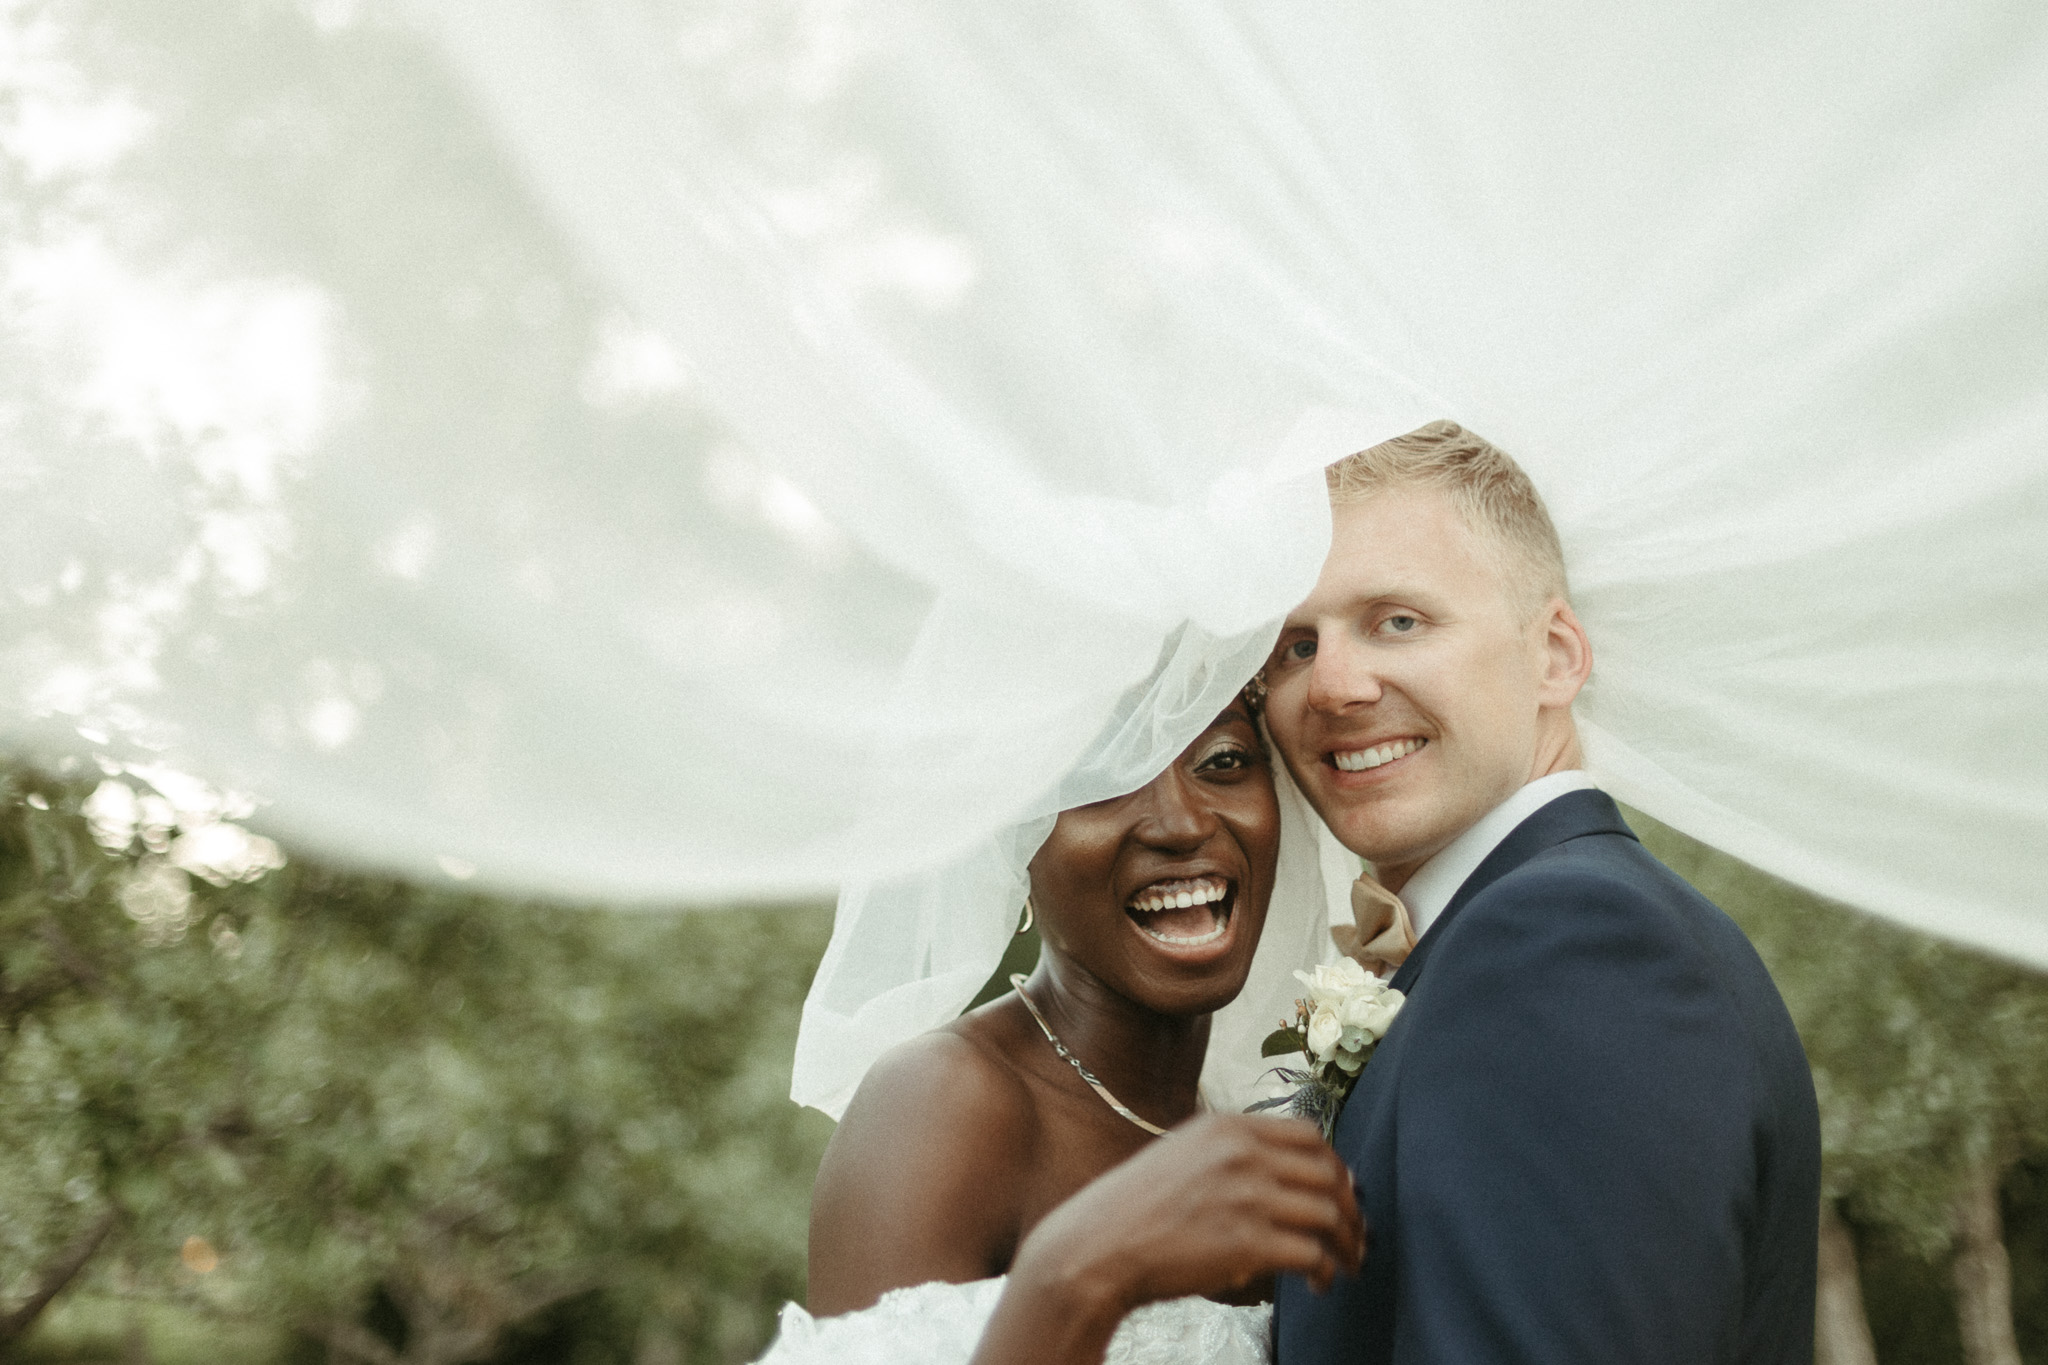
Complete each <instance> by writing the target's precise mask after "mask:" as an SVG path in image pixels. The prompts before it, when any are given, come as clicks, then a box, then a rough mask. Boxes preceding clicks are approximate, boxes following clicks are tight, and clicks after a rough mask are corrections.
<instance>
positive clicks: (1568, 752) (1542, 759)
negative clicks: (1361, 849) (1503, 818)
mask: <svg viewBox="0 0 2048 1365" xmlns="http://www.w3.org/2000/svg"><path fill="white" fill-rule="evenodd" d="M1560 719H1561V720H1562V721H1563V723H1562V724H1561V725H1553V726H1542V727H1540V728H1539V731H1538V734H1537V738H1536V751H1535V753H1534V754H1533V755H1531V757H1530V760H1529V775H1528V776H1527V777H1525V778H1523V779H1522V782H1521V785H1520V786H1517V787H1516V788H1514V789H1513V790H1512V791H1507V792H1503V793H1502V794H1501V796H1500V799H1499V800H1498V801H1494V802H1492V803H1491V804H1489V805H1488V806H1487V807H1486V809H1485V810H1483V811H1481V812H1480V813H1479V814H1478V815H1477V816H1475V817H1474V818H1473V819H1472V820H1471V821H1470V822H1469V823H1468V824H1466V825H1465V826H1464V827H1463V828H1460V829H1458V830H1456V831H1454V832H1453V833H1452V834H1451V835H1450V836H1449V837H1448V838H1446V839H1444V840H1443V841H1442V842H1441V843H1439V844H1438V845H1437V846H1436V847H1435V848H1432V849H1430V850H1429V851H1428V852H1427V853H1424V854H1422V855H1420V856H1419V857H1416V856H1411V857H1409V858H1405V859H1403V860H1402V861H1401V862H1398V863H1393V862H1388V863H1373V865H1372V868H1373V875H1374V876H1375V877H1376V878H1378V879H1379V883H1380V885H1381V886H1384V887H1386V888H1387V890H1389V891H1391V892H1393V893H1394V894H1395V895H1397V896H1398V895H1399V894H1401V888H1402V887H1404V886H1406V885H1407V884H1408V882H1409V879H1410V878H1412V877H1413V876H1414V875H1415V874H1416V873H1417V872H1419V871H1421V870H1422V869H1423V867H1424V866H1426V865H1427V864H1428V862H1429V860H1430V859H1431V858H1434V857H1436V855H1437V854H1439V853H1441V852H1443V851H1444V850H1445V849H1447V848H1449V847H1450V846H1451V845H1452V844H1454V843H1456V842H1457V841H1458V838H1459V837H1460V836H1461V835H1463V834H1464V833H1465V830H1467V829H1470V828H1471V827H1472V826H1473V825H1476V824H1478V823H1479V822H1480V821H1481V820H1484V819H1485V818H1486V817H1487V816H1488V815H1490V814H1492V813H1493V812H1494V811H1495V810H1498V809H1499V808H1500V806H1501V803H1502V802H1504V801H1506V800H1508V799H1509V798H1510V797H1512V796H1513V795H1514V794H1515V792H1516V791H1520V790H1521V789H1522V787H1526V786H1528V785H1529V784H1530V783H1531V782H1534V781H1537V780H1538V779H1539V778H1545V777H1548V776H1550V775H1551V774H1552V773H1565V772H1573V771H1576V770H1578V769H1581V768H1584V767H1585V766H1586V760H1585V754H1584V751H1583V750H1582V749H1581V748H1580V747H1579V727H1578V726H1577V725H1575V724H1574V723H1573V722H1572V718H1571V716H1570V714H1569V713H1567V714H1566V715H1564V716H1563V717H1561V718H1560Z"/></svg>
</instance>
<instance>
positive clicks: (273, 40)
mask: <svg viewBox="0 0 2048 1365" xmlns="http://www.w3.org/2000/svg"><path fill="white" fill-rule="evenodd" d="M172 8H173V9H174V10H175V12H174V13H173V12H172V10H170V9H162V7H156V8H151V7H147V6H135V5H128V4H123V3H116V0H78V3H77V4H76V5H75V6H72V7H66V8H64V9H63V10H62V12H61V13H58V12H56V11H53V12H52V14H53V15H54V16H55V17H52V18H50V19H49V22H47V23H45V22H42V21H41V20H38V19H35V17H34V16H33V15H31V14H30V12H29V11H28V10H26V9H24V8H23V7H18V6H17V7H14V8H12V9H7V8H0V53H12V54H16V56H14V57H9V58H7V60H6V61H5V62H0V87H4V90H0V95H4V98H0V162H4V165H0V172H4V174H0V197H4V199H5V205H4V207H5V209H6V212H4V213H0V267H4V268H0V297H4V301H5V305H6V307H5V315H6V317H7V326H6V328H5V329H0V610H4V612H5V621H6V624H7V627H8V628H7V630H6V631H5V632H0V741H4V742H5V743H6V744H7V745H8V746H9V747H11V748H13V749H15V750H17V751H22V752H26V753H29V754H32V755H35V756H38V757H40V758H44V759H49V760H55V761H60V762H61V761H64V760H66V759H69V760H72V761H73V762H74V763H84V764H86V765H87V768H86V770H90V765H91V764H92V763H94V762H99V763H102V764H104V765H108V766H111V767H113V768H116V769H118V768H120V767H121V766H122V765H124V764H129V765H143V766H152V767H174V768H181V769H184V770H188V771H190V772H193V773H197V774H199V775H201V776H204V777H206V778H208V779H210V780H211V781H213V782H215V783H217V784H219V785H222V786H225V787H229V788H233V789H235V790H238V791H246V792H249V793H252V794H254V795H256V796H259V797H261V798H262V799H263V801H264V803H265V804H264V805H263V806H262V807H261V813H260V815H259V817H258V823H259V824H260V825H261V826H262V828H263V829H264V830H265V831H266V832H268V833H270V834H272V835H274V836H277V837H280V838H282V839H284V840H287V841H289V842H290V843H291V844H292V845H293V846H295V847H300V848H304V849H307V850H309V851H311V852H316V853H319V854H322V855H325V856H328V857H332V858H337V859H342V860H345V861H348V862H351V863H354V864H358V865H370V866H375V867H379V868H384V869H389V870H392V871H396V872H400V873H404V874H406V875H409V876H415V877H422V878H427V879H431V880H436V881H442V880H449V879H458V880H468V881H470V882H471V883H472V884H475V885H484V886H493V887H498V888H503V889H507V890H517V891H520V892H530V893H545V894H554V895H561V896H570V897H576V898H583V899H591V898H604V899H608V900H614V901H631V902H638V903H643V904H650V905H678V904H697V905H702V904H709V903H716V902H719V901H726V900H736V899H740V900H760V899H765V898H771V897H786V896H792V895H819V894H824V893H827V892H829V891H832V890H834V889H838V888H842V887H843V888H844V889H845V894H844V896H843V898H842V903H841V914H840V922H839V924H838V927H837V930H836V932H835V935H834V941H833V945H832V949H831V951H830V954H829V955H828V958H827V961H826V964H825V968H824V970H823V971H821V973H820V977H819V984H818V988H817V992H816V994H815V995H814V998H813V1000H812V1004H811V1008H810V1010H809V1011H808V1012H807V1015H806V1023H805V1035H804V1036H805V1043H804V1047H805V1049H806V1059H807V1060H803V1061H801V1062H800V1066H799V1077H798V1089H799V1092H800V1093H802V1094H804V1095H806V1096H809V1097H812V1098H813V1100H814V1102H820V1103H823V1104H826V1105H827V1106H828V1107H829V1106H830V1105H831V1104H832V1103H834V1102H836V1101H835V1098H834V1097H835V1096H840V1095H843V1093H844V1092H845V1090H846V1089H847V1088H848V1081H847V1077H849V1076H852V1075H854V1074H856V1073H857V1072H858V1070H859V1069H860V1068H861V1067H862V1066H864V1065H865V1062H864V1060H863V1059H866V1058H871V1057H872V1055H874V1053H875V1051H876V1050H877V1049H878V1048H879V1047H880V1046H882V1045H883V1044H884V1043H885V1041H886V1040H887V1039H889V1038H893V1037H895V1036H897V1035H899V1034H901V1033H902V1032H903V1031H904V1030H905V1029H909V1028H915V1027H922V1026H928V1025H929V1023H931V1022H936V1021H937V1020H939V1019H941V1018H943V1017H944V1016H945V1014H946V1012H947V1011H948V1010H949V1009H953V1008H957V1005H958V1003H961V1002H964V1001H965V999H966V998H967V996H968V994H969V993H971V991H972V990H973V988H974V986H975V985H978V984H979V982H980V981H981V980H983V979H985V977H986V975H987V971H988V969H989V968H990V967H992V966H993V964H994V961H995V957H996V955H997V954H998V953H999V952H1000V950H1001V944H1002V941H1003V937H1004V935H1005V934H1006V933H1007V932H1008V929H1009V927H1010V925H1011V924H1012V923H1014V921H1013V920H1012V919H1011V915H1012V914H1013V912H1014V910H1015V908H1016V902H1017V899H1018V897H1019V889H1018V885H1017V883H1016V876H1017V871H1018V869H1019V868H1020V867H1021V865H1022V862H1023V861H1024V860H1025V859H1028V856H1029V849H1030V848H1031V847H1032V846H1034V842H1035V840H1036V839H1037V838H1039V837H1042V830H1043V828H1044V827H1045V823H1046V821H1048V820H1049V818H1050V817H1051V815H1052V814H1053V813H1054V812H1055V811H1057V810H1059V809H1061V808H1062V807H1063V806H1064V805H1070V804H1073V802H1074V800H1075V799H1079V798H1080V797H1082V796H1084V795H1085V794H1086V793H1089V792H1094V793H1097V794H1098V795H1109V794H1114V793H1115V792H1116V791H1127V790H1131V789H1133V788H1135V787H1137V786H1139V785H1142V783H1143V782H1144V781H1146V780H1148V779H1149V778H1150V777H1151V776H1152V775H1153V774H1155V773H1156V772H1158V771H1159V770H1160V769H1161V768H1162V767H1163V766H1164V765H1165V764H1166V763H1167V762H1169V761H1170V760H1171V759H1172V757H1173V756H1174V755H1175V754H1176V753H1178V752H1179V750H1180V749H1181V747H1182V746H1184V745H1185V744H1186V743H1187V742H1188V740H1189V739H1190V738H1191V737H1192V736H1193V735H1194V734H1195V733H1196V732H1198V730H1199V729H1200V727H1201V725H1202V724H1204V723H1206V721H1207V719H1208V718H1209V717H1210V716H1211V715H1213V714H1214V712H1215V711H1216V710H1217V709H1220V707H1221V705H1222V702H1223V699H1225V698H1227V696H1228V695H1229V694H1230V692H1232V691H1233V690H1235V688H1236V687H1237V686H1238V685H1239V684H1241V683H1242V682H1243V681H1244V678H1245V677H1246V676H1247V675H1248V674H1249V673H1250V672H1251V670H1252V668H1253V667H1254V666H1255V664H1256V660H1257V657H1258V656H1259V655H1260V654H1262V653H1263V650H1264V648H1265V642H1267V641H1269V640H1270V639H1271V638H1272V632H1273V630H1274V629H1275V627H1276V624H1277V622H1278V620H1279V619H1280V618H1281V616H1282V615H1283V614H1284V613H1285V612H1286V611H1287V610H1288V609H1289V608H1290V607H1291V606H1292V605H1293V604H1294V603H1295V602H1296V601H1298V600H1299V599H1300V598H1301V597H1302V595H1303V594H1304V593H1305V592H1306V591H1307V590H1308V588H1309V587H1310V586H1311V584H1312V583H1313V582H1314V579H1315V576H1316V572H1317V568H1318V565H1319V563H1320V561H1321V559H1322V556H1323V554H1324V551H1325V548H1326V545H1327V539H1328V525H1329V523H1328V509H1327V506H1326V501H1325V499H1324V496H1323V492H1322V488H1321V485H1320V481H1319V479H1318V477H1317V474H1316V470H1317V469H1318V467H1320V466H1321V465H1322V464H1324V463H1326V462H1328V461H1330V460H1334V459H1336V458H1339V457H1341V456H1343V455H1345V454H1347V453H1349V452H1351V451H1353V450H1356V449H1359V448H1361V447H1363V446H1366V445H1370V444H1372V443H1374V442H1376V441H1378V440H1382V439H1384V438H1386V437H1388V436H1391V435H1394V434H1396V433H1399V432H1402V431H1406V430H1410V429H1413V428H1415V427H1417V426H1420V425H1422V424H1423V423H1424V422H1426V421H1429V420H1432V419H1435V418H1439V417H1449V418H1452V419H1454V420H1456V421H1458V422H1460V423H1462V424H1464V425H1467V426H1469V427H1471V428H1472V429H1474V430H1476V431H1479V432H1482V433H1484V434H1485V435H1486V436H1487V437H1488V438H1489V439H1491V440H1493V441H1494V442H1496V443H1497V444H1499V445H1500V446H1502V447H1503V448H1504V449H1506V450H1508V451H1509V452H1511V453H1512V454H1513V455H1514V456H1515V457H1516V459H1517V460H1518V461H1520V462H1521V463H1522V464H1523V465H1524V467H1526V468H1527V469H1528V470H1529V472H1530V474H1531V475H1532V477H1533V478H1534V480H1535V482H1536V484H1537V486H1538V487H1539V488H1540V489H1541V490H1542V491H1543V493H1544V495H1545V498H1546V500H1547V501H1548V503H1549V505H1550V508H1551V511H1552V513H1553V516H1554V519H1555V521H1556V523H1557V525H1558V528H1559V531H1560V533H1561V536H1562V538H1563V542H1564V547H1565V552H1566V558H1567V562H1568V566H1569V569H1570V573H1571V578H1572V582H1573V586H1574V596H1575V601H1576V605H1577V606H1578V608H1579V611H1580V615H1581V618H1582V619H1583V620H1584V622H1585V624H1586V627H1587V629H1588V632H1589V634H1590V636H1591V638H1592V641H1593V646H1594V652H1595V658H1596V665H1595V672H1594V677H1593V681H1592V683H1591V685H1590V686H1589V688H1588V689H1587V691H1586V693H1585V694H1584V696H1583V698H1582V701H1581V704H1580V708H1579V714H1580V720H1581V724H1582V727H1583V731H1584V733H1585V736H1586V740H1587V751H1588V760H1589V763H1590V765H1591V767H1592V769H1593V771H1594V772H1595V774H1596V776H1598V777H1599V778H1600V780H1601V781H1602V782H1603V784H1604V785H1605V786H1606V787H1607V788H1608V789H1609V790H1611V791H1612V792H1614V794H1615V795H1616V796H1618V797H1620V798H1621V799H1623V800H1625V801H1628V802H1630V803H1632V804H1634V805H1636V806H1638V807H1640V808H1641V809H1643V810H1646V811H1647V812H1649V813H1650V814H1651V815H1653V816H1656V817H1658V818H1659V819H1662V820H1665V821H1668V822H1669V823H1671V824H1673V825H1675V826H1677V827H1678V828H1680V829H1683V830H1685V831H1687V832H1688V833H1691V834H1693V835H1695V836H1697V837H1700V838H1702V839H1705V840H1707V841H1708V842H1710V843H1713V844H1715V845H1717V846H1718V847H1720V848H1723V849H1725V850H1727V851H1728V852H1730V853H1732V854H1734V855H1736V856H1738V857H1741V858H1743V859H1746V860H1747V861H1749V862H1751V863H1753V864H1756V865H1757V866H1759V867H1762V868H1764V869H1766V870H1768V871H1771V872H1775V873H1778V874H1781V875H1783V876H1786V877H1788V878H1791V879H1792V880H1794V881H1797V882H1799V883H1801V884H1803V885H1805V886H1807V887H1809V888H1812V889H1814V890H1816V891H1818V892H1821V893H1823V894H1826V895H1829V896H1833V897H1836V898H1839V899H1841V900H1844V901H1847V902H1849V903H1851V904H1854V905H1856V906H1859V907H1861V908H1863V909H1865V910H1867V911H1870V912H1872V913H1875V914H1880V915H1884V916H1888V917H1890V918H1892V919H1894V920H1896V921H1898V922H1900V923H1903V924H1907V925H1911V926H1914V927H1917V928H1920V929H1923V930H1926V931H1928V932H1931V933H1935V934H1941V935H1945V936H1948V937H1950V938H1953V939H1956V940H1959V941H1961V942H1964V943H1969V944H1975V945H1978V946H1980V947H1982V948H1985V949H1988V950H1990V951H1994V952H1998V953H2002V954H2006V955H2008V956H2011V957H2014V958H2017V959H2020V960H2023V961H2028V962H2032V963H2035V964H2041V965H2048V909H2044V907H2043V902H2042V900H2041V897H2040V894H2039V889H2040V888H2041V887H2042V886H2043V885H2048V840H2043V839H2042V838H2041V837H2040V834H2041V831H2042V830H2043V829H2044V828H2048V722H2044V720H2043V717H2042V710H2041V706H2040V699H2041V697H2042V695H2043V691H2044V687H2048V556H2044V555H2043V554H2042V553H2041V551H2040V547H2041V545H2042V544H2044V543H2048V459H2044V458H2043V453H2044V451H2048V383H2044V379H2048V371H2044V368H2043V357H2044V356H2048V180H2044V178H2043V177H2042V175H2041V174H2040V167H2042V166H2043V165H2048V119H2043V118H2042V117H2041V116H2040V111H2039V98H2040V96H2039V92H2040V91H2041V90H2042V89H2043V88H2048V10H2030V9H2027V8H2026V7H2014V6H2011V5H2007V4H2002V3H1993V0H1959V2H1958V3H1952V4H1945V5H1939V6H1921V7H1917V8H1914V7H1893V8H1891V9H1873V8H1872V7H1870V6H1868V5H1863V4H1858V3H1853V2H1852V0H1793V2H1791V3H1784V4H1777V5H1771V6H1757V5H1753V4H1737V3H1734V2H1733V0H1668V3H1663V4H1659V5H1656V6H1628V5H1619V4H1601V3H1587V4H1580V5H1576V6H1563V7H1559V6H1533V5H1527V4H1513V3H1508V2H1507V0H1452V2H1449V3H1446V2H1445V0H1389V3H1384V4H1378V3H1376V4H1373V5H1370V6H1350V7H1343V6H1331V5H1329V4H1327V3H1322V0H1264V2H1263V3H1260V4H1257V5H1245V4H1241V3H1235V0H1127V2H1126V3H1119V4H1115V5H1094V6H1076V5H1073V4H1071V3H1068V2H1067V0H1011V3H1005V4H1002V5H996V6H973V5H960V4H957V3H951V2H950V0H892V3H889V4H876V3H873V0H559V2H558V0H391V4H390V6H389V7H380V6H377V5H351V4H327V3H323V4H319V5H303V6H300V5H275V6H253V7H252V6H248V5H244V4H240V3H234V2H233V0H191V3H181V4H180V5H178V6H176V7H172ZM145 10H147V11H148V13H146V14H145V13H144V11H145ZM159 10H161V12H159ZM36 13H37V14H40V13H41V11H39V10H38V11H36ZM72 15H76V16H77V22H76V23H73V22H71V20H70V18H69V17H67V16H72ZM32 20H33V22H32ZM17 58H18V59H17ZM53 130H54V131H53ZM194 147H231V148H233V149H235V150H234V154H233V155H231V156H223V157H197V158H196V157H193V156H191V155H190V152H189V149H190V148H194ZM1291 848H1292V844H1290V849H1291ZM1324 852H1325V853H1327V852H1328V850H1327V849H1325V850H1324ZM1292 856H1293V855H1292V853H1291V852H1290V857H1292ZM1292 865H1293V864H1292V863H1290V866H1292ZM1300 866H1301V867H1302V868H1303V869H1304V871H1303V872H1302V876H1303V878H1306V877H1307V872H1306V871H1305V869H1306V867H1307V864H1306V862H1303V863H1301V864H1300ZM928 869H947V870H946V871H944V872H941V873H933V874H932V875H931V876H930V877H929V878H927V879H925V880H924V881H919V880H918V879H919V876H920V872H921V870H928ZM1331 875H1332V876H1334V875H1335V874H1334V873H1332V874H1331ZM1328 880H1329V878H1325V881H1328ZM1313 901H1314V895H1313V894H1312V893H1306V892H1305V893H1304V895H1303V898H1302V904H1304V905H1312V904H1313ZM1304 914H1305V915H1307V914H1308V912H1304ZM1310 917H1312V916H1310ZM1303 922H1304V923H1306V922H1307V921H1306V919H1304V921H1303ZM1286 932H1287V934H1289V935H1291V934H1292V933H1293V931H1292V930H1291V929H1290V930H1288V931H1286ZM1284 937H1285V936H1284V935H1283V936H1282V938H1284ZM1311 937H1312V936H1311V935H1309V934H1308V932H1307V930H1306V929H1304V930H1303V931H1302V937H1301V938H1300V941H1299V942H1296V941H1295V940H1294V939H1293V938H1285V942H1283V941H1282V938H1276V940H1275V943H1276V947H1275V949H1274V952H1275V954H1276V957H1275V963H1276V964H1277V963H1278V962H1279V961H1280V960H1281V959H1282V958H1285V957H1287V956H1289V955H1290V954H1294V953H1296V952H1297V950H1298V951H1299V952H1301V953H1306V952H1307V951H1308V947H1307V944H1308V943H1309V940H1310V938H1311ZM1318 947H1319V944H1318ZM1258 970H1259V971H1260V972H1261V973H1264V966H1263V965H1261V967H1260V968H1259V969H1258ZM1290 970H1291V969H1290ZM1275 973H1276V974H1275V975H1274V976H1273V980H1274V981H1275V982H1284V980H1285V977H1286V973H1285V972H1280V971H1279V968H1278V966H1277V965H1276V966H1275ZM1262 979H1263V976H1262ZM1247 998H1248V999H1249V998H1250V997H1249V994H1248V997H1247ZM1247 1008H1251V1006H1249V1005H1248V1006H1247ZM1272 1008H1273V1005H1272V1004H1271V1002H1267V1003H1266V1004H1264V1005H1261V1006H1260V1007H1259V1011H1258V1012H1260V1013H1270V1012H1271V1010H1272ZM1260 1022H1261V1023H1264V1022H1265V1021H1264V1019H1261V1020H1260ZM1219 1029H1220V1026H1219ZM1220 1037H1221V1033H1220V1031H1219V1039H1220Z"/></svg>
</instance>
